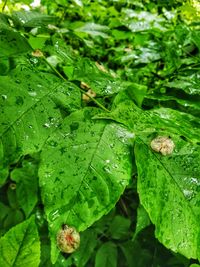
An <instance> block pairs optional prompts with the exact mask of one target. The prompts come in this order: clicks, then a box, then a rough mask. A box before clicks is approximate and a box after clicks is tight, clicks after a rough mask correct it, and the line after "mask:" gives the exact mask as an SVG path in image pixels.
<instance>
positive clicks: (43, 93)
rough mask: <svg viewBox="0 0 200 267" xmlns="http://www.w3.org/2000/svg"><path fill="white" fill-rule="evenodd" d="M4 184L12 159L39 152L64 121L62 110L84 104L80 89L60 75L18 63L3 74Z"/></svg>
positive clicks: (0, 142)
mask: <svg viewBox="0 0 200 267" xmlns="http://www.w3.org/2000/svg"><path fill="white" fill-rule="evenodd" d="M0 94H1V98H0V105H1V113H2V114H3V116H1V118H0V162H1V166H0V173H1V179H0V185H2V184H3V183H4V182H5V179H6V177H7V167H8V164H9V163H14V162H16V161H17V160H18V159H19V157H20V156H21V155H25V154H29V153H34V152H37V151H39V150H40V149H41V147H42V145H43V144H44V142H45V141H46V139H47V138H48V136H49V135H50V134H51V133H52V132H53V131H54V130H55V129H56V128H57V127H58V125H59V124H60V122H61V121H62V116H61V114H62V113H61V110H64V111H65V112H66V113H69V112H71V111H73V110H76V109H78V108H79V107H80V101H81V99H80V92H79V89H78V88H77V87H76V86H75V85H74V84H72V83H69V82H63V81H61V80H60V79H58V78H57V77H56V76H54V75H51V74H48V73H42V72H37V71H34V70H31V69H26V68H22V67H20V66H19V67H18V68H17V69H15V70H14V71H13V72H11V73H10V75H9V76H0Z"/></svg>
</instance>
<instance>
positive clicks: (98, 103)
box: [42, 56, 110, 112]
mask: <svg viewBox="0 0 200 267" xmlns="http://www.w3.org/2000/svg"><path fill="white" fill-rule="evenodd" d="M42 58H43V60H44V61H45V62H46V64H47V65H48V66H49V67H50V68H51V69H52V70H53V71H54V72H55V73H56V74H57V75H58V76H59V77H60V78H61V79H62V80H63V81H65V82H66V81H67V79H66V78H65V77H64V76H63V75H62V74H61V73H60V72H59V71H58V70H57V69H56V68H55V67H54V66H52V65H51V64H50V63H49V62H48V60H47V59H46V58H45V56H43V57H42ZM79 89H80V91H81V92H82V93H84V94H85V95H87V96H88V97H89V98H90V99H91V100H92V101H93V102H94V103H95V104H97V106H99V107H100V108H101V109H103V110H104V111H106V112H110V110H108V109H107V108H106V107H104V106H103V105H102V104H101V103H100V102H99V101H98V100H96V99H95V98H94V97H92V96H91V95H89V94H88V93H87V92H85V91H84V90H83V89H81V88H79Z"/></svg>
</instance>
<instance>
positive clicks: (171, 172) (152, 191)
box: [135, 136, 200, 259]
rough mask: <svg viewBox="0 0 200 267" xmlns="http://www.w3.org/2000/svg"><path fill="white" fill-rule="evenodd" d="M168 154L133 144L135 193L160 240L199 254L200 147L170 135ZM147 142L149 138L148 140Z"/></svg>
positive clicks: (191, 254)
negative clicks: (136, 180) (172, 148)
mask: <svg viewBox="0 0 200 267" xmlns="http://www.w3.org/2000/svg"><path fill="white" fill-rule="evenodd" d="M173 141H174V143H175V146H176V147H175V150H174V152H173V153H172V154H171V155H169V156H162V155H161V154H159V153H156V152H153V151H152V150H151V148H150V146H149V144H145V143H143V141H141V140H139V139H138V141H137V142H136V145H135V157H136V165H137V169H138V193H139V197H140V201H141V204H142V205H143V206H144V208H145V209H146V211H147V212H148V214H149V217H150V219H151V221H152V223H153V224H155V228H156V230H155V234H156V237H157V238H158V239H159V241H160V242H161V243H163V244H164V245H165V246H166V247H167V248H169V249H171V250H172V251H174V252H176V253H180V254H182V255H184V256H185V257H187V258H195V259H197V258H199V257H200V250H199V247H200V238H199V236H200V235H199V234H200V231H199V230H200V228H199V220H200V212H199V208H198V203H199V201H200V195H199V192H200V166H199V162H200V148H199V147H198V146H194V145H192V144H191V143H187V142H185V141H183V140H182V139H180V138H178V137H175V136H174V137H173ZM149 142H150V141H149Z"/></svg>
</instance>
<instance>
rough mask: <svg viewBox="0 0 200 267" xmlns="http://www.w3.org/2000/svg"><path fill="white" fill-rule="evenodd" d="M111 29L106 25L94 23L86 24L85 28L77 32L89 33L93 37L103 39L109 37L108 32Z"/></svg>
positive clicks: (80, 28) (76, 30)
mask: <svg viewBox="0 0 200 267" xmlns="http://www.w3.org/2000/svg"><path fill="white" fill-rule="evenodd" d="M108 30H109V27H107V26H105V25H100V24H96V23H94V22H87V23H84V25H83V26H81V27H79V28H76V29H75V32H83V33H87V34H89V35H91V36H94V37H95V36H101V37H102V38H108V37H109V35H108V34H107V33H106V32H108Z"/></svg>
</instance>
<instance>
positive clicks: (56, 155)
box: [39, 108, 133, 262]
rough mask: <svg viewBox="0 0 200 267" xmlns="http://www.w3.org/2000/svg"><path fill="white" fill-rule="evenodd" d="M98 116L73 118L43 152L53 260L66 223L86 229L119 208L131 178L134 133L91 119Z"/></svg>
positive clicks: (43, 187)
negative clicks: (59, 232) (57, 238)
mask: <svg viewBox="0 0 200 267" xmlns="http://www.w3.org/2000/svg"><path fill="white" fill-rule="evenodd" d="M96 113H97V110H96V109H94V110H93V109H90V108H89V109H84V110H82V111H79V112H75V113H74V114H72V115H70V116H69V117H67V118H66V119H65V120H64V122H63V124H62V126H61V127H60V128H59V129H58V130H57V131H56V132H55V133H54V134H53V135H52V136H51V137H50V138H49V139H48V141H47V143H46V145H45V146H44V148H43V151H42V154H41V159H42V161H41V165H40V169H39V177H40V186H41V190H42V198H43V203H44V205H45V211H46V215H47V220H48V222H49V229H50V232H51V241H52V261H53V262H54V261H56V258H57V254H58V250H57V249H56V244H55V236H56V233H57V231H58V230H59V228H60V227H61V226H62V224H63V223H64V224H68V225H73V226H75V227H76V228H77V229H78V230H79V231H83V230H85V229H86V228H87V227H89V226H90V225H91V224H92V223H93V222H95V221H96V220H98V219H99V218H100V217H102V216H103V215H104V214H105V213H108V211H109V210H111V208H112V207H114V205H115V204H116V202H117V201H118V199H119V197H120V195H121V194H122V193H123V191H124V189H125V187H126V185H127V184H128V182H129V179H130V177H131V154H130V144H131V142H130V141H131V138H132V137H133V136H132V134H131V133H130V132H128V131H127V130H126V129H125V128H123V127H121V126H120V125H117V124H114V123H111V124H107V122H105V121H95V120H91V117H92V116H93V115H94V114H96Z"/></svg>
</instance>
